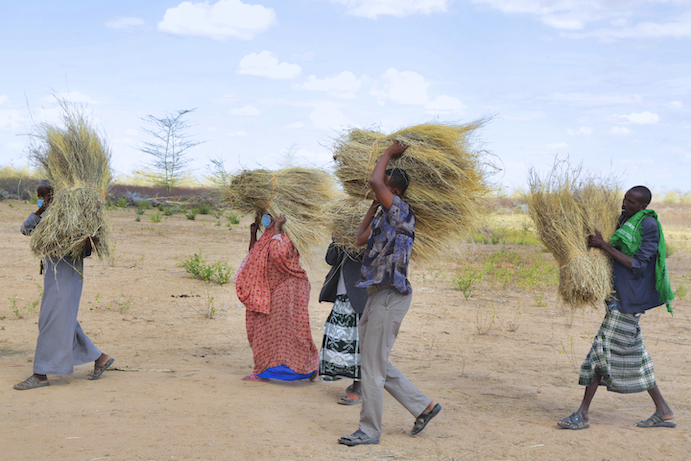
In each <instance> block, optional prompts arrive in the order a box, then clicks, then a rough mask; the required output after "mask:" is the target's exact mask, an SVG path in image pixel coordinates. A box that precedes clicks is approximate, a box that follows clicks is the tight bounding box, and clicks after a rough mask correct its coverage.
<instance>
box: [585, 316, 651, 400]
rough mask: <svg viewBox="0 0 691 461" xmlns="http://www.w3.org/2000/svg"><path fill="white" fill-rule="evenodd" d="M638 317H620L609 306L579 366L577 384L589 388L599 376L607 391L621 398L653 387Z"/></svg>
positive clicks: (649, 363) (649, 359)
mask: <svg viewBox="0 0 691 461" xmlns="http://www.w3.org/2000/svg"><path fill="white" fill-rule="evenodd" d="M639 320H640V316H638V317H636V316H635V315H634V314H624V313H621V312H619V311H618V310H616V305H615V304H614V305H610V306H609V307H608V309H607V314H606V315H605V319H604V320H603V321H602V325H601V326H600V331H598V332H597V335H596V336H595V338H594V339H593V345H592V347H591V348H590V352H588V356H587V357H586V358H585V361H584V362H583V365H581V374H580V376H579V378H578V384H581V385H583V386H589V385H590V384H592V383H593V381H594V380H595V376H596V375H600V384H601V385H604V386H607V390H608V391H612V392H619V393H622V394H632V393H635V392H643V391H647V390H648V389H651V388H653V387H655V370H654V369H653V360H652V359H651V358H650V355H649V354H648V351H647V350H646V348H645V345H644V344H643V336H642V335H641V327H640V325H639Z"/></svg>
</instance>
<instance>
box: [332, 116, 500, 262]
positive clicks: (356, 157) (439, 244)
mask: <svg viewBox="0 0 691 461" xmlns="http://www.w3.org/2000/svg"><path fill="white" fill-rule="evenodd" d="M485 121H486V120H485V119H482V120H478V121H475V122H472V123H468V124H465V125H454V124H433V123H428V124H422V125H417V126H412V127H409V128H405V129H402V130H400V131H397V132H396V133H393V134H390V135H384V134H382V133H378V132H375V131H367V130H360V129H356V128H354V129H351V130H349V131H347V132H346V133H344V134H343V135H342V136H341V137H340V138H339V139H337V140H336V143H335V146H334V160H335V162H336V176H337V177H338V179H339V180H340V181H341V183H342V184H343V188H344V189H345V191H346V192H347V193H348V194H349V195H350V196H352V197H354V198H356V199H360V200H367V199H368V197H369V195H368V194H369V192H370V187H369V179H370V176H371V172H372V169H373V168H374V165H375V164H376V163H377V160H379V158H380V157H381V155H382V154H383V153H384V150H386V148H387V147H388V146H390V145H391V143H392V142H394V141H400V142H401V143H403V144H405V145H407V146H409V147H408V149H407V150H406V151H405V153H404V154H403V156H401V157H400V158H398V159H395V160H392V161H391V162H390V163H389V168H394V167H398V168H402V169H404V170H405V171H406V172H407V173H408V175H409V177H410V186H409V187H408V190H407V191H406V192H405V194H404V197H403V199H404V200H405V201H406V202H407V203H408V204H409V205H410V207H411V208H412V209H413V212H414V213H415V217H416V219H417V225H416V231H415V245H414V246H413V255H412V258H413V259H415V260H418V261H422V260H426V261H429V260H433V259H434V258H436V257H438V256H441V255H444V254H448V245H449V244H450V243H452V242H454V241H457V240H458V239H460V238H463V237H464V236H466V235H467V234H468V233H470V232H471V231H472V230H473V229H474V228H475V227H476V225H477V223H478V220H479V216H480V213H481V206H480V201H481V198H482V197H484V196H485V195H486V194H487V193H488V192H489V191H490V186H489V182H488V176H489V171H488V170H489V169H490V167H491V165H490V164H489V162H488V161H487V156H486V155H485V154H486V152H485V151H483V150H481V149H479V148H477V147H473V140H474V135H475V133H476V130H477V129H478V128H480V127H481V126H482V125H483V124H484V123H485ZM368 205H369V203H368ZM366 209H367V208H365V210H366ZM360 218H362V216H360Z"/></svg>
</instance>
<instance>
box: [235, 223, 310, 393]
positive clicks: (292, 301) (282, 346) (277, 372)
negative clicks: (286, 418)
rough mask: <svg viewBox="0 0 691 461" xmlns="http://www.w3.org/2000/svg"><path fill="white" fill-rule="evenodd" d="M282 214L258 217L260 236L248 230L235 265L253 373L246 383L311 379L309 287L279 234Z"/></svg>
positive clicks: (286, 240) (292, 250)
mask: <svg viewBox="0 0 691 461" xmlns="http://www.w3.org/2000/svg"><path fill="white" fill-rule="evenodd" d="M285 222H286V218H285V217H284V216H282V215H281V216H279V217H278V219H276V220H273V219H272V218H271V217H270V216H269V215H264V217H263V218H262V224H264V226H265V230H264V233H263V234H262V236H261V238H260V239H259V240H257V230H258V229H259V225H258V224H257V223H253V224H252V225H251V226H250V252H249V254H248V255H247V257H246V258H245V261H244V262H243V263H242V265H241V266H240V270H239V272H238V275H237V278H236V280H235V287H236V289H237V294H238V298H239V299H240V301H241V302H242V303H243V304H244V305H245V308H246V309H247V312H246V324H247V339H248V340H249V343H250V346H251V347H252V354H253V355H254V371H253V373H252V374H250V375H247V376H245V377H244V378H242V379H243V380H246V381H267V380H268V379H280V380H284V381H295V380H298V379H306V378H310V379H314V377H316V370H317V369H318V368H319V352H318V350H317V347H316V346H315V344H314V341H313V340H312V333H311V332H310V321H309V312H308V310H307V306H308V303H309V294H310V283H309V280H307V273H306V272H305V271H304V269H302V267H300V255H299V254H298V252H297V250H296V249H295V247H294V246H293V242H291V241H290V238H288V236H287V235H286V234H285V232H283V224H284V223H285Z"/></svg>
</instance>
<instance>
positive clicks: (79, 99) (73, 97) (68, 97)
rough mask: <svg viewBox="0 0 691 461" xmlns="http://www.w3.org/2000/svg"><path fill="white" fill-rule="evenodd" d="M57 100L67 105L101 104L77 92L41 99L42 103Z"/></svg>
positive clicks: (57, 94) (56, 94)
mask: <svg viewBox="0 0 691 461" xmlns="http://www.w3.org/2000/svg"><path fill="white" fill-rule="evenodd" d="M58 100H63V101H67V102H68V103H77V104H80V103H81V104H101V103H100V102H99V101H95V100H93V99H91V98H90V97H88V96H87V95H85V94H83V93H80V92H79V91H68V92H66V93H55V94H52V95H50V96H46V97H45V98H43V99H41V102H42V103H56V102H57V101H58Z"/></svg>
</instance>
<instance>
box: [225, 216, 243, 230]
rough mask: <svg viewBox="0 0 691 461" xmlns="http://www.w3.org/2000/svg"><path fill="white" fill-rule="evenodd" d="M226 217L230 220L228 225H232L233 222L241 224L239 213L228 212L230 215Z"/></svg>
mask: <svg viewBox="0 0 691 461" xmlns="http://www.w3.org/2000/svg"><path fill="white" fill-rule="evenodd" d="M226 219H227V220H228V224H227V226H228V227H231V226H232V225H233V224H240V218H239V217H238V215H237V214H235V213H232V212H231V213H228V216H226Z"/></svg>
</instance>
